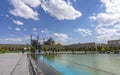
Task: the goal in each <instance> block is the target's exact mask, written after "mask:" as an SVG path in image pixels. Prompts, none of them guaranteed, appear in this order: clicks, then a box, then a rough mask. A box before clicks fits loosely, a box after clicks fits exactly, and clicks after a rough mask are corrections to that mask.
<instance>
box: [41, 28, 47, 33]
mask: <svg viewBox="0 0 120 75" xmlns="http://www.w3.org/2000/svg"><path fill="white" fill-rule="evenodd" d="M41 32H42V33H49V31H48V29H44V30H41Z"/></svg>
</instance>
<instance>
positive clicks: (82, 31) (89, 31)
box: [74, 28, 92, 36]
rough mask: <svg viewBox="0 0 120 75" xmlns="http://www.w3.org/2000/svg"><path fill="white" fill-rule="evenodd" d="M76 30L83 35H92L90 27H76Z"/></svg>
mask: <svg viewBox="0 0 120 75" xmlns="http://www.w3.org/2000/svg"><path fill="white" fill-rule="evenodd" d="M74 31H75V32H78V33H80V34H81V35H82V36H89V35H92V31H91V30H90V29H82V28H78V29H76V30H74Z"/></svg>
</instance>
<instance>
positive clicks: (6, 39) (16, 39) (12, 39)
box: [0, 38, 22, 42]
mask: <svg viewBox="0 0 120 75" xmlns="http://www.w3.org/2000/svg"><path fill="white" fill-rule="evenodd" d="M0 41H7V42H10V41H11V42H21V41H22V40H21V39H19V38H4V39H0Z"/></svg>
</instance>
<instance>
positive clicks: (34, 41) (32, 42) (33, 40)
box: [31, 35, 40, 49]
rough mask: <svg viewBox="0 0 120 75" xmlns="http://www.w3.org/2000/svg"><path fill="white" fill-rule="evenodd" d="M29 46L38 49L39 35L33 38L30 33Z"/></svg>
mask: <svg viewBox="0 0 120 75" xmlns="http://www.w3.org/2000/svg"><path fill="white" fill-rule="evenodd" d="M31 46H33V47H34V48H35V49H40V42H39V36H37V39H33V37H32V35H31Z"/></svg>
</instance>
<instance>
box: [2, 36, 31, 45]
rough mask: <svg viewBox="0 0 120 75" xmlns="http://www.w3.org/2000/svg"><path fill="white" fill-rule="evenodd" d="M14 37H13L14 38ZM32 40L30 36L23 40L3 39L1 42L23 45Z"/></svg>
mask: <svg viewBox="0 0 120 75" xmlns="http://www.w3.org/2000/svg"><path fill="white" fill-rule="evenodd" d="M12 37H13V36H12ZM28 40H30V36H25V37H22V38H2V39H0V42H2V43H10V44H11V43H17V44H18V43H23V42H24V41H28Z"/></svg>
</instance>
